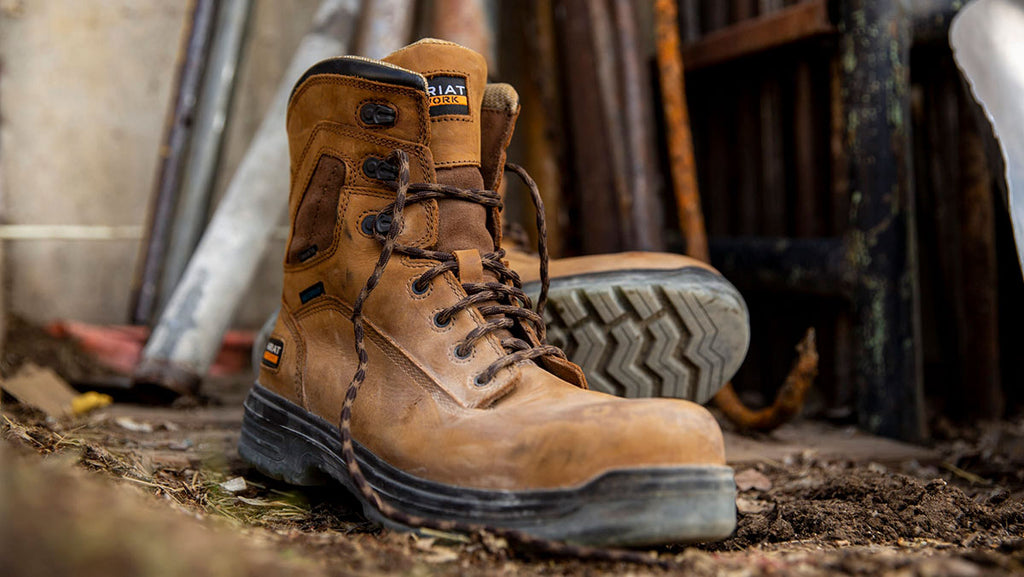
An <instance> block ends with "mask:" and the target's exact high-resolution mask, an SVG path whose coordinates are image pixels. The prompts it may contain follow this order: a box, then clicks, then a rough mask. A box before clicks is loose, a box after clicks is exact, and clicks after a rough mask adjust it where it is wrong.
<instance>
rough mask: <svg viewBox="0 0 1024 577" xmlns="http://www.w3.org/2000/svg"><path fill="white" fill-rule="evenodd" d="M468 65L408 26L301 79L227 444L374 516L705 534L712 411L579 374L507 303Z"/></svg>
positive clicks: (718, 503) (510, 283) (617, 540)
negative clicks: (271, 311) (248, 373)
mask: <svg viewBox="0 0 1024 577" xmlns="http://www.w3.org/2000/svg"><path fill="white" fill-rule="evenodd" d="M486 74H487V71H486V65H485V62H484V59H483V58H482V57H481V56H480V55H478V54H476V53H475V52H472V51H470V50H468V49H466V48H463V47H461V46H458V45H455V44H451V43H447V42H441V41H436V40H424V41H420V42H417V43H416V44H413V45H411V46H409V47H406V48H404V49H402V50H399V51H398V52H396V53H395V54H392V55H391V56H389V57H388V58H387V59H385V61H372V60H367V59H363V58H355V57H341V58H335V59H331V60H326V61H323V62H320V63H319V64H317V65H315V66H313V67H312V68H311V69H310V70H309V71H308V72H306V74H305V75H303V77H302V78H301V79H300V80H299V82H298V84H297V86H296V87H295V90H294V92H293V94H292V97H291V101H290V103H289V106H288V120H287V127H288V138H289V144H290V150H291V174H292V186H291V193H290V196H289V211H290V213H289V214H290V218H291V233H290V235H289V240H288V247H287V252H286V255H287V256H286V258H285V263H284V292H283V295H282V305H281V312H280V315H279V317H278V320H277V322H276V325H275V327H274V330H273V332H272V334H271V337H270V339H269V340H268V342H267V344H266V347H265V349H264V351H263V355H262V358H261V361H260V364H261V367H260V373H259V377H258V382H257V383H256V384H255V385H254V386H253V389H252V391H251V392H250V394H249V397H248V398H247V399H246V402H245V413H244V420H243V426H242V434H241V439H240V442H239V453H240V455H241V456H242V457H243V458H244V459H246V460H247V461H249V462H250V463H252V464H253V465H254V466H256V467H257V468H258V469H260V470H261V471H262V472H264V473H265V474H267V475H270V476H272V477H275V478H278V479H283V480H285V481H288V482H291V483H295V484H300V485H310V484H322V483H327V482H332V481H336V482H339V483H341V484H342V485H343V486H345V487H347V488H348V489H349V490H350V491H351V492H353V493H354V494H355V495H356V497H357V498H359V499H360V500H361V502H362V503H363V505H364V509H365V511H366V514H367V515H368V516H369V517H371V518H373V519H377V520H379V521H382V522H384V523H387V524H390V525H392V526H399V527H415V526H428V527H434V528H442V529H455V530H460V529H465V530H471V529H466V528H467V527H469V528H472V527H479V526H487V527H499V528H511V529H515V530H516V531H519V532H521V533H525V534H528V535H531V536H534V537H540V538H547V539H558V540H565V541H569V542H574V543H587V544H597V545H609V544H615V545H641V544H654V543H664V542H679V541H694V540H706V539H715V538H721V537H725V536H726V535H728V534H729V533H730V532H731V531H732V529H733V527H734V525H735V503H734V499H735V486H734V483H733V480H732V471H731V469H729V468H728V467H726V466H725V461H724V455H723V450H724V449H723V443H722V436H721V431H720V430H719V428H718V425H717V424H716V423H715V420H714V418H713V417H712V416H711V415H710V414H709V413H708V412H707V411H706V410H705V409H704V408H703V407H700V406H699V405H696V404H693V403H689V402H686V401H679V400H667V399H643V400H633V399H622V398H618V397H614V396H611V395H606V394H603V393H599V392H594V391H589V390H587V387H586V380H585V378H584V376H583V374H582V372H581V371H580V370H579V368H578V367H577V366H576V365H573V364H572V363H570V362H568V361H567V360H565V359H564V356H563V353H562V352H561V351H560V350H559V349H557V348H556V347H551V346H545V345H543V344H542V341H541V339H540V337H539V335H541V334H543V330H544V329H543V320H542V319H541V318H540V317H539V316H538V315H536V314H535V313H533V312H532V311H530V310H529V309H528V308H525V307H524V306H522V305H523V304H524V303H525V302H526V301H527V299H526V297H525V295H523V293H522V292H521V290H520V289H519V288H518V286H517V283H516V281H515V277H514V273H511V272H510V271H509V270H508V269H507V268H506V267H505V265H504V264H503V263H502V258H501V256H502V253H501V251H500V250H499V246H500V230H501V222H500V214H499V211H498V206H499V199H498V195H497V193H495V192H490V191H486V190H482V189H483V182H484V179H483V175H482V174H481V159H480V117H481V114H482V113H481V103H482V102H481V101H482V99H483V96H484V86H485V83H486Z"/></svg>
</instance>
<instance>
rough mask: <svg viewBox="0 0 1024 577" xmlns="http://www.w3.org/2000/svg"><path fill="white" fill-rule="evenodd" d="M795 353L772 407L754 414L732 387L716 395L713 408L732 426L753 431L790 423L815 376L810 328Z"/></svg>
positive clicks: (814, 355) (816, 366)
mask: <svg viewBox="0 0 1024 577" xmlns="http://www.w3.org/2000/svg"><path fill="white" fill-rule="evenodd" d="M796 352H797V358H796V360H795V361H793V367H792V368H791V369H790V371H789V375H788V376H787V377H786V381H785V382H784V383H783V384H782V387H781V388H780V389H779V393H778V395H776V397H775V402H774V403H772V406H770V407H766V408H764V409H760V410H757V411H754V410H751V409H748V408H747V407H746V406H745V405H744V404H743V402H742V401H740V399H739V397H738V396H736V391H734V390H733V388H732V387H731V386H726V387H724V388H723V389H722V390H721V391H719V392H718V394H717V395H715V406H717V407H718V408H719V409H720V410H721V411H722V412H723V413H724V414H725V416H726V417H728V418H729V420H730V421H732V422H733V423H736V424H737V425H740V426H741V427H743V428H746V429H751V430H755V431H772V430H775V429H777V428H779V427H780V426H782V425H783V424H785V423H787V422H789V421H790V420H791V419H792V418H793V417H795V416H796V415H798V414H800V411H801V410H802V409H803V406H804V399H806V397H807V392H808V391H809V390H810V388H811V385H813V384H814V378H815V377H817V376H818V348H817V344H816V342H815V332H814V329H813V328H810V329H807V332H806V333H805V334H804V338H803V339H802V340H801V341H800V342H799V343H798V344H797V345H796Z"/></svg>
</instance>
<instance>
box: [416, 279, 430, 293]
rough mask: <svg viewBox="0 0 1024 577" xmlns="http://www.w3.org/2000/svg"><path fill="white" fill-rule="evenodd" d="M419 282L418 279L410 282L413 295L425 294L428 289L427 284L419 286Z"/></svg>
mask: <svg viewBox="0 0 1024 577" xmlns="http://www.w3.org/2000/svg"><path fill="white" fill-rule="evenodd" d="M419 284H420V281H418V280H417V281H413V283H412V294H414V295H425V294H427V291H428V290H430V285H429V284H425V285H423V287H422V288H420V286H419Z"/></svg>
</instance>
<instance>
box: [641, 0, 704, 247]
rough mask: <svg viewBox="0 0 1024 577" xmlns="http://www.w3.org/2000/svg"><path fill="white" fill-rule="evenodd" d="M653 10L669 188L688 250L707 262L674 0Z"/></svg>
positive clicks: (666, 0)
mask: <svg viewBox="0 0 1024 577" xmlns="http://www.w3.org/2000/svg"><path fill="white" fill-rule="evenodd" d="M654 13H655V19H656V24H655V26H656V28H655V36H656V38H657V41H658V69H659V72H660V75H661V99H662V102H663V106H664V108H665V125H666V126H665V133H666V135H665V139H666V140H667V142H668V155H669V168H670V174H671V176H672V189H673V192H674V193H675V198H676V206H677V210H678V211H679V228H680V230H682V232H683V237H684V238H685V239H686V252H687V254H689V255H691V256H693V257H694V258H697V259H700V260H703V261H705V262H707V260H708V241H707V232H706V231H705V230H704V215H703V213H702V212H701V208H700V195H699V194H698V193H697V169H696V163H695V162H694V159H693V138H692V136H691V135H690V113H689V111H688V109H687V107H686V97H685V95H686V86H685V81H684V79H683V61H682V57H681V56H680V52H679V25H678V22H679V17H678V13H677V11H676V2H675V0H657V1H656V2H655V4H654Z"/></svg>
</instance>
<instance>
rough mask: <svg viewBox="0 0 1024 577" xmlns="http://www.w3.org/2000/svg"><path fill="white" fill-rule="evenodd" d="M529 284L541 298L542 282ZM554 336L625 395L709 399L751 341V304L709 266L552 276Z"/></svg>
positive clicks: (597, 378) (594, 378)
mask: <svg viewBox="0 0 1024 577" xmlns="http://www.w3.org/2000/svg"><path fill="white" fill-rule="evenodd" d="M524 288H525V290H526V292H527V294H528V295H530V297H531V298H533V299H534V300H536V298H537V296H538V294H539V293H540V283H539V282H533V283H528V284H527V285H526V286H525V287H524ZM548 297H549V304H548V307H547V309H546V310H545V315H544V317H545V321H546V323H547V327H548V329H547V330H548V342H550V343H551V344H553V345H555V346H557V347H560V348H561V349H562V350H564V351H565V353H566V355H567V356H568V357H569V359H570V360H571V361H572V362H574V363H576V364H577V365H579V366H580V367H581V368H582V369H583V372H584V373H585V374H586V375H587V382H588V384H589V385H590V388H592V389H595V390H598V391H602V392H605V393H609V394H613V395H617V396H620V397H675V398H679V399H686V400H689V401H694V402H697V403H701V404H703V403H706V402H707V401H708V400H710V399H711V397H713V396H714V395H715V393H717V392H718V390H719V389H721V388H722V386H724V385H725V383H726V382H728V380H729V379H731V378H732V376H733V375H735V374H736V371H737V370H739V368H740V365H741V364H742V363H743V359H744V357H746V354H747V347H748V346H749V344H750V320H749V315H748V313H747V305H746V303H745V302H744V301H743V297H742V296H740V293H739V291H737V290H736V288H735V287H734V286H732V284H731V283H729V281H727V280H725V279H724V278H723V277H722V276H721V275H718V274H714V273H712V272H710V271H707V270H704V269H702V268H697V267H690V268H683V269H676V270H630V271H615V272H606V273H594V274H584V275H577V276H572V277H563V278H556V279H552V280H551V284H550V288H549V291H548Z"/></svg>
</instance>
